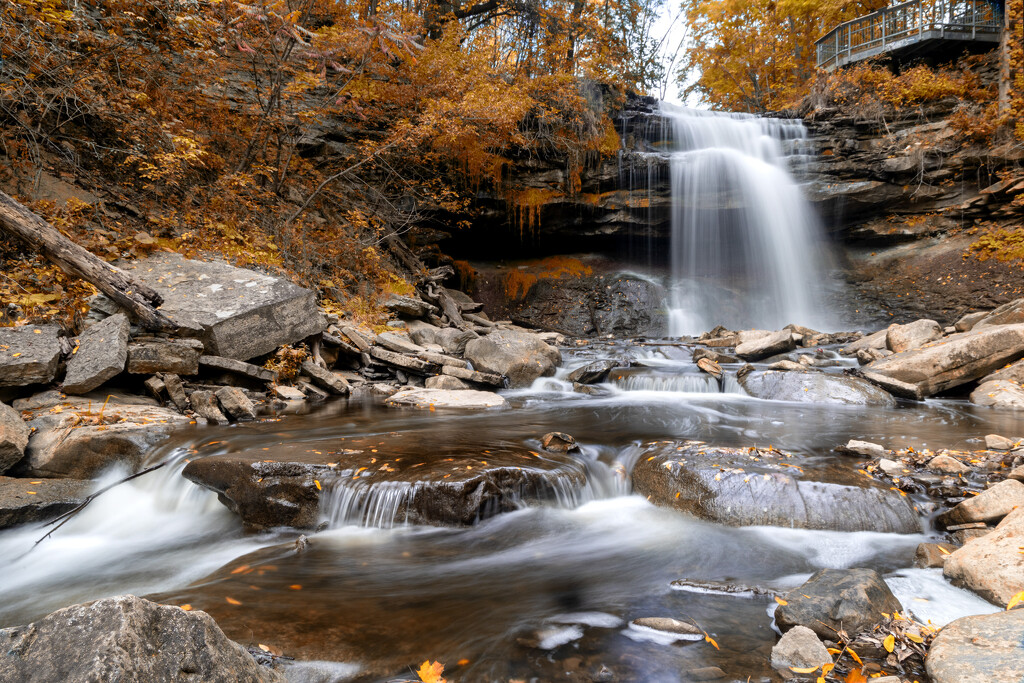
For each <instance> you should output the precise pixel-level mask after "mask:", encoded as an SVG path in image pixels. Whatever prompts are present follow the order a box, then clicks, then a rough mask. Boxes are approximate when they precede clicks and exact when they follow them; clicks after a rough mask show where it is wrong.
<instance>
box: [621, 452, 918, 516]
mask: <svg viewBox="0 0 1024 683" xmlns="http://www.w3.org/2000/svg"><path fill="white" fill-rule="evenodd" d="M630 458H635V462H636V465H635V466H634V467H633V486H634V488H635V489H636V491H637V492H638V493H640V494H641V495H644V496H647V497H648V498H649V499H650V500H651V502H653V503H655V504H656V505H664V506H667V507H673V508H675V509H677V510H682V511H684V512H687V513H689V514H692V515H696V516H697V517H700V518H702V519H708V520H711V521H715V522H721V523H724V524H731V525H734V526H750V525H768V526H784V527H798V528H805V529H831V530H835V531H879V532H886V533H901V534H909V533H918V532H919V531H920V522H919V521H918V518H917V515H916V514H915V512H914V510H913V509H912V508H911V506H910V504H909V503H908V502H907V500H906V498H904V497H903V496H901V495H899V494H898V493H896V492H894V491H891V490H889V489H886V488H883V487H881V486H879V485H877V484H875V483H874V482H871V481H869V480H868V479H866V478H862V477H861V475H858V474H856V473H850V472H849V471H848V470H846V469H845V468H833V469H828V470H811V469H809V468H804V467H801V466H799V465H797V462H799V461H794V460H793V459H792V458H789V457H787V456H786V454H784V453H781V452H779V451H775V450H760V451H758V450H755V449H738V448H721V447H713V446H708V445H706V444H703V443H700V442H695V441H683V442H678V443H676V442H656V443H651V444H647V445H645V446H641V447H639V448H637V449H636V450H635V451H634V452H633V453H631V454H630Z"/></svg>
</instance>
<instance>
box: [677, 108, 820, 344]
mask: <svg viewBox="0 0 1024 683" xmlns="http://www.w3.org/2000/svg"><path fill="white" fill-rule="evenodd" d="M662 114H663V115H664V116H665V117H666V118H668V119H669V120H670V122H671V125H672V131H671V136H672V138H673V139H674V142H675V147H676V151H675V152H674V153H673V154H672V156H671V173H672V196H673V200H674V201H673V209H672V247H671V249H672V255H671V257H672V278H673V283H672V292H671V309H672V311H671V319H670V327H671V333H672V334H673V335H682V334H694V333H698V332H701V331H703V330H706V329H709V328H710V327H711V326H713V325H717V324H722V325H725V326H726V327H731V328H733V329H737V328H739V329H742V328H749V327H763V328H767V329H778V328H780V327H782V326H784V325H786V324H788V323H799V324H803V325H807V326H812V327H813V326H818V327H827V326H828V325H827V321H826V320H823V317H824V316H823V314H822V311H821V310H820V309H821V306H820V305H819V302H818V301H817V297H816V296H815V292H816V291H820V290H821V288H822V285H823V283H824V282H825V275H826V272H827V268H826V265H827V261H828V256H827V252H826V250H825V248H824V240H823V234H824V233H823V230H822V228H821V225H820V224H819V221H818V219H817V217H816V216H815V214H814V212H813V211H812V209H811V207H810V205H809V203H808V202H807V200H806V199H805V198H804V197H803V195H802V193H801V190H800V187H799V186H798V184H797V182H796V180H795V179H794V177H793V175H792V172H791V171H792V170H794V169H793V167H794V166H799V164H801V163H802V162H803V161H804V160H805V159H806V158H807V155H808V152H809V144H808V142H807V139H806V131H805V130H804V127H803V125H802V124H801V123H800V122H799V121H787V120H781V119H766V118H759V117H755V116H749V115H741V114H720V113H713V112H704V111H695V110H688V109H681V108H678V107H673V106H671V105H663V106H662Z"/></svg>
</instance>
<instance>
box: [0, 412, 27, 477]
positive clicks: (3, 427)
mask: <svg viewBox="0 0 1024 683" xmlns="http://www.w3.org/2000/svg"><path fill="white" fill-rule="evenodd" d="M31 431H32V430H31V429H30V428H29V426H28V425H27V424H25V423H24V421H22V419H21V414H20V413H19V412H18V411H17V410H15V409H14V408H12V407H10V406H9V405H7V404H6V403H0V473H3V472H6V471H7V470H8V469H10V468H11V466H13V465H14V464H16V463H17V462H18V461H19V460H21V459H22V458H23V457H24V456H25V446H27V445H28V437H29V433H30V432H31Z"/></svg>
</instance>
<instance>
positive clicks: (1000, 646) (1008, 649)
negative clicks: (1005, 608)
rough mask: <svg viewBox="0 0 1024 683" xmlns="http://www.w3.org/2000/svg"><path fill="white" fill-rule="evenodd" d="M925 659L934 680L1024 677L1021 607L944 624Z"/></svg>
mask: <svg viewBox="0 0 1024 683" xmlns="http://www.w3.org/2000/svg"><path fill="white" fill-rule="evenodd" d="M924 663H925V668H926V669H927V670H928V676H929V677H931V679H932V681H933V682H934V683H996V682H997V681H1000V682H1002V681H1006V682H1007V683H1009V682H1010V681H1021V680H1024V609H1015V610H1011V611H1009V612H1000V613H997V614H979V615H976V616H970V617H962V618H960V619H957V620H956V621H954V622H953V623H951V624H947V625H946V627H945V628H943V629H942V630H941V631H939V635H937V636H935V640H933V641H932V644H931V647H930V648H929V650H928V656H927V657H926V658H925V662H924Z"/></svg>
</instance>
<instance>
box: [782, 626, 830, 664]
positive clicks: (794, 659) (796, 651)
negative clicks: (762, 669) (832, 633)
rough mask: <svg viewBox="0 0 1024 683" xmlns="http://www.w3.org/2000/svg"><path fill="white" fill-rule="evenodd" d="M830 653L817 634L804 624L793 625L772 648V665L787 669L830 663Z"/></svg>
mask: <svg viewBox="0 0 1024 683" xmlns="http://www.w3.org/2000/svg"><path fill="white" fill-rule="evenodd" d="M831 662H832V655H830V654H829V652H828V649H827V648H826V647H825V644H824V643H822V642H821V639H819V638H818V635H817V634H816V633H815V632H814V631H812V630H811V629H809V628H807V627H806V626H794V627H793V628H791V629H789V630H788V631H786V632H785V633H784V634H782V638H781V639H780V640H779V642H777V643H776V644H775V647H773V648H772V667H774V668H776V669H781V670H783V671H789V670H790V669H792V668H797V669H809V668H811V667H820V666H821V665H822V664H830V663H831Z"/></svg>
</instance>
